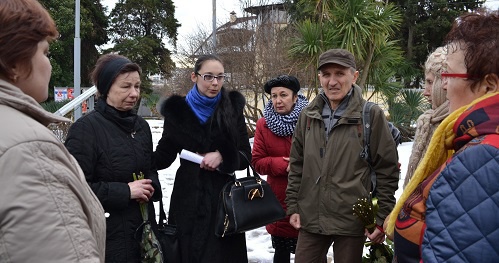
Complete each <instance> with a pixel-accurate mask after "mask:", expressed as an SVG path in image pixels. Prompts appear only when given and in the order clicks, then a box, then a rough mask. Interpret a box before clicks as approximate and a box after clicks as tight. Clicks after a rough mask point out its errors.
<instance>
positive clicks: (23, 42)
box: [0, 0, 59, 79]
mask: <svg viewBox="0 0 499 263" xmlns="http://www.w3.org/2000/svg"><path fill="white" fill-rule="evenodd" d="M0 25H1V26H0V47H1V48H0V76H3V77H5V78H8V79H13V78H14V75H15V73H14V71H13V70H12V68H13V66H14V65H18V66H19V68H18V69H19V70H20V72H21V73H22V74H24V73H25V74H26V76H29V75H30V74H31V71H32V70H33V66H32V64H31V59H32V58H33V56H34V55H35V53H36V51H37V49H38V43H39V42H40V41H43V40H48V41H52V40H54V39H57V38H58V37H59V32H58V31H57V28H56V26H55V22H54V20H53V19H52V17H50V14H49V13H48V12H47V10H46V9H45V8H44V7H43V6H42V5H41V4H40V3H39V2H38V1H36V0H2V3H1V4H0Z"/></svg>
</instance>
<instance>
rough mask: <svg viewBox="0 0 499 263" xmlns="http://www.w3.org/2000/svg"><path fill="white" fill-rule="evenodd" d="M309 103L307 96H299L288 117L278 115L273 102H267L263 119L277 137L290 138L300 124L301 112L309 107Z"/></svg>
mask: <svg viewBox="0 0 499 263" xmlns="http://www.w3.org/2000/svg"><path fill="white" fill-rule="evenodd" d="M307 105H308V101H307V99H306V98H305V96H303V95H301V94H299V95H298V100H296V103H295V106H294V108H293V110H292V111H291V112H290V113H289V114H287V115H281V114H279V113H277V112H276V111H275V109H274V105H272V100H269V101H268V102H267V105H265V109H264V110H263V117H264V118H265V122H267V126H269V129H270V130H271V131H272V132H273V133H274V134H275V135H277V136H281V137H284V136H290V135H292V134H293V132H294V130H295V126H296V122H298V117H299V116H300V112H301V111H302V110H303V109H304V108H305V107H307Z"/></svg>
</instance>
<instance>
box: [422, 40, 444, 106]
mask: <svg viewBox="0 0 499 263" xmlns="http://www.w3.org/2000/svg"><path fill="white" fill-rule="evenodd" d="M446 58H447V47H446V46H443V47H438V48H437V49H435V51H433V52H432V53H431V54H430V55H429V56H428V58H427V59H426V62H425V64H424V67H425V74H428V73H433V75H434V76H435V79H434V81H433V85H432V87H431V98H432V102H431V104H432V105H431V108H432V109H436V108H438V106H440V105H442V104H443V103H444V102H445V101H446V100H447V92H446V91H445V90H444V89H443V86H444V85H443V81H442V77H441V76H440V74H441V73H442V72H444V71H445V70H446V62H445V60H446Z"/></svg>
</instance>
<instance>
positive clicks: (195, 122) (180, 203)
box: [154, 55, 251, 263]
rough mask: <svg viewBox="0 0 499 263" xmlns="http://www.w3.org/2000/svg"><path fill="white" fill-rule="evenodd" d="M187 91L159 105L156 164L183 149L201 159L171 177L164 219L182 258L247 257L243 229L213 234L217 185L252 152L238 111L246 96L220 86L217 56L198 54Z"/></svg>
mask: <svg viewBox="0 0 499 263" xmlns="http://www.w3.org/2000/svg"><path fill="white" fill-rule="evenodd" d="M190 77H191V80H192V82H193V83H194V85H193V87H192V89H191V90H190V91H189V92H188V94H187V96H185V97H183V96H179V95H173V96H171V97H169V98H168V99H166V100H165V102H164V103H163V104H162V105H161V114H162V115H163V116H164V118H165V122H164V130H163V135H162V138H161V139H160V141H159V142H158V146H157V148H156V152H155V153H154V158H155V161H156V166H157V169H165V168H167V167H168V166H170V165H171V164H172V162H173V161H175V159H176V158H177V155H178V154H179V153H180V152H181V151H182V150H183V149H185V150H189V151H191V152H195V153H198V154H200V155H202V156H204V158H203V160H202V161H201V164H197V163H193V162H190V161H187V160H184V159H181V160H180V167H179V168H178V170H177V173H176V176H175V184H174V187H173V192H172V195H171V201H170V210H169V223H170V224H174V225H177V231H178V238H179V241H180V250H181V255H182V262H213V263H215V262H217V263H218V262H243V263H244V262H248V258H247V252H246V238H245V234H244V233H242V234H236V235H232V236H225V237H217V236H215V219H216V211H217V205H218V199H219V194H220V191H221V190H222V187H223V186H224V184H225V183H226V182H228V180H230V179H231V176H232V175H231V174H232V173H233V172H234V171H235V170H242V169H245V168H247V167H248V163H247V161H246V160H245V159H244V157H243V156H242V155H241V153H240V152H243V153H244V154H245V155H246V156H248V157H249V156H251V147H250V145H249V140H248V133H247V130H246V123H245V119H244V116H243V108H244V105H245V99H244V97H243V95H242V94H241V93H239V92H237V91H227V90H226V89H225V88H224V87H223V84H224V80H225V73H224V66H223V64H222V61H221V60H220V58H218V57H217V56H214V55H203V56H201V57H199V58H198V60H197V61H196V63H195V66H194V71H193V72H192V73H191V76H190Z"/></svg>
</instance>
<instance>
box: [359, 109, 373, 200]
mask: <svg viewBox="0 0 499 263" xmlns="http://www.w3.org/2000/svg"><path fill="white" fill-rule="evenodd" d="M373 106H374V102H371V101H366V103H364V107H362V127H363V129H364V148H363V149H362V152H361V153H360V158H362V159H364V160H366V162H367V165H369V170H370V172H371V184H372V193H373V196H374V195H375V194H376V172H375V171H374V169H373V167H372V160H371V152H370V147H371V124H372V121H371V108H372V107H373Z"/></svg>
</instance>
